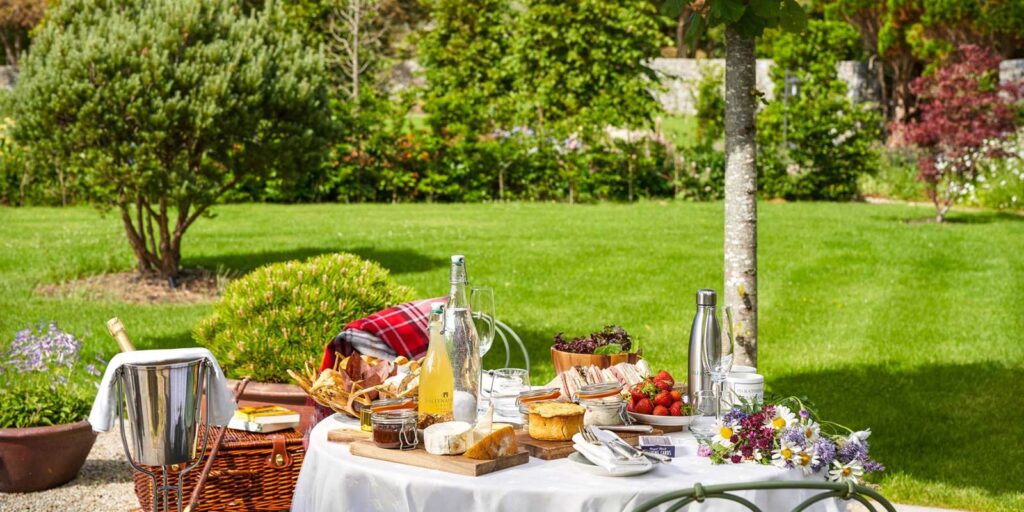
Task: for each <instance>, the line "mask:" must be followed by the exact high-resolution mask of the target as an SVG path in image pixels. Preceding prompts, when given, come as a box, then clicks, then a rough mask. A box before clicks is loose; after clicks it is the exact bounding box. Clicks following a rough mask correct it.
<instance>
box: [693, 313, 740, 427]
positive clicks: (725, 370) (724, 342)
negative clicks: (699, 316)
mask: <svg viewBox="0 0 1024 512" xmlns="http://www.w3.org/2000/svg"><path fill="white" fill-rule="evenodd" d="M725 317H726V321H725V323H726V330H727V332H726V333H725V335H723V333H722V330H721V329H720V328H718V326H717V325H714V322H717V320H716V319H715V316H714V315H707V316H706V317H705V319H704V321H705V322H706V324H705V325H704V329H705V330H704V332H714V333H718V336H717V338H718V339H717V340H712V343H710V344H705V345H703V346H702V347H701V351H700V355H701V362H703V363H704V368H705V369H706V370H707V372H708V373H709V374H710V375H711V383H712V386H713V389H714V392H715V396H716V397H718V400H717V401H716V403H717V404H718V406H717V407H716V412H715V417H716V418H717V417H720V415H721V400H722V398H721V397H722V385H723V384H724V383H725V379H726V378H727V377H729V370H731V369H732V360H733V334H732V310H731V309H729V308H728V307H726V308H725Z"/></svg>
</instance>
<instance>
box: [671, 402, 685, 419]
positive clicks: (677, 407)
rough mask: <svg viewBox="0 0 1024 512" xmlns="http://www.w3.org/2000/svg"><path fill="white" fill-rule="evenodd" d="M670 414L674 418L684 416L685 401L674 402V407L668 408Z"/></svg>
mask: <svg viewBox="0 0 1024 512" xmlns="http://www.w3.org/2000/svg"><path fill="white" fill-rule="evenodd" d="M668 413H669V414H670V415H672V416H682V415H683V401H682V400H679V401H677V402H672V407H669V408H668Z"/></svg>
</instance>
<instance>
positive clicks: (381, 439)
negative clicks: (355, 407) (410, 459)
mask: <svg viewBox="0 0 1024 512" xmlns="http://www.w3.org/2000/svg"><path fill="white" fill-rule="evenodd" d="M416 418H417V414H416V409H394V410H390V411H383V412H375V413H373V414H372V415H371V417H370V421H371V422H372V423H373V444H376V445H377V446H379V447H381V448H387V449H391V450H396V449H397V450H412V449H413V448H416V446H417V445H419V437H418V436H417V434H416Z"/></svg>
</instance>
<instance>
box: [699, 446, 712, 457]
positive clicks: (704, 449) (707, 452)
mask: <svg viewBox="0 0 1024 512" xmlns="http://www.w3.org/2000/svg"><path fill="white" fill-rule="evenodd" d="M697 456H698V457H710V456H711V447H710V446H708V445H706V444H701V445H700V446H698V447H697Z"/></svg>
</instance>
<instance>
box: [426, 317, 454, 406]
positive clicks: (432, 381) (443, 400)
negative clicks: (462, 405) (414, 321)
mask: <svg viewBox="0 0 1024 512" xmlns="http://www.w3.org/2000/svg"><path fill="white" fill-rule="evenodd" d="M443 322H444V303H443V302H434V303H432V304H431V305H430V344H429V345H427V355H426V356H424V357H423V365H422V366H421V367H420V389H419V417H420V421H421V423H422V422H423V420H424V419H426V418H427V417H430V419H431V421H430V423H440V422H442V421H451V420H452V418H453V416H452V395H453V393H454V391H455V389H454V385H455V384H454V378H453V376H452V363H451V360H449V359H448V348H447V346H446V345H445V340H444V334H442V332H441V328H442V324H443Z"/></svg>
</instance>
